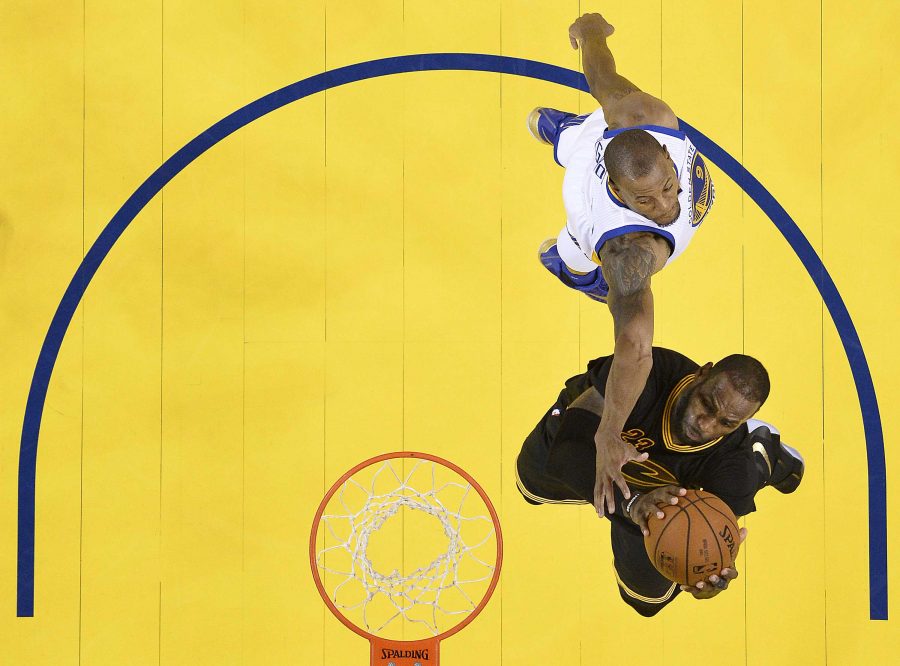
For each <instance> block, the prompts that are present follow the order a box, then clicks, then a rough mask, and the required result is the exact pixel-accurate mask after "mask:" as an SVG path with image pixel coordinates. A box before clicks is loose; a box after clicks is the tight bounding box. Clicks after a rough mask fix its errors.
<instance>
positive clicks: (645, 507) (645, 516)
mask: <svg viewBox="0 0 900 666" xmlns="http://www.w3.org/2000/svg"><path fill="white" fill-rule="evenodd" d="M685 494H687V489H686V488H679V487H678V486H663V487H662V488H656V489H654V490H651V491H650V492H649V493H645V494H643V495H641V496H640V497H638V498H637V499H636V500H635V501H634V504H633V505H632V506H631V509H629V511H628V515H629V517H630V518H631V520H633V521H634V522H635V523H636V524H637V526H638V527H640V528H641V532H642V533H643V534H644V536H650V528H649V526H648V525H647V521H648V520H649V519H650V517H651V516H655V517H656V518H658V519H660V520H662V519H663V518H665V517H666V514H665V513H664V512H663V511H662V509H661V507H662V506H665V505H669V504H678V498H679V497H682V496H684V495H685Z"/></svg>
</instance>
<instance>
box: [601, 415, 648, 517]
mask: <svg viewBox="0 0 900 666" xmlns="http://www.w3.org/2000/svg"><path fill="white" fill-rule="evenodd" d="M594 444H596V446H597V476H596V479H595V480H594V508H595V509H596V510H597V515H598V516H600V517H601V518H602V517H603V516H604V514H605V513H608V514H610V515H612V514H613V513H615V511H616V497H615V486H618V487H619V490H621V491H622V495H624V496H625V498H626V499H627V498H629V497H631V491H630V490H629V489H628V484H627V483H626V482H625V477H624V476H623V475H622V467H623V466H624V465H625V464H626V463H629V462H631V461H635V462H643V461H645V460H646V459H647V457H648V455H649V454H647V453H638V451H637V449H635V448H634V447H633V446H632V445H631V444H628V443H626V442H625V441H623V440H622V437H621V435H618V434H616V435H608V434H606V433H604V432H603V431H602V430H600V431H597V434H596V435H595V436H594ZM604 504H605V507H604Z"/></svg>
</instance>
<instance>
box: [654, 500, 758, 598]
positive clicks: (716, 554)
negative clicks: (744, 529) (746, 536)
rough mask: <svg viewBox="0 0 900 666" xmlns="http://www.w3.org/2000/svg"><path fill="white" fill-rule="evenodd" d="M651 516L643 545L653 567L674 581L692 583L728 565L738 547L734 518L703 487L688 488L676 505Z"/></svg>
mask: <svg viewBox="0 0 900 666" xmlns="http://www.w3.org/2000/svg"><path fill="white" fill-rule="evenodd" d="M662 511H663V513H665V514H666V515H665V518H662V519H659V518H656V517H655V516H651V518H650V520H649V521H648V522H647V526H648V528H649V530H650V534H649V536H645V537H644V546H645V547H646V548H647V555H648V556H649V557H650V561H651V562H652V563H653V566H654V567H656V569H657V571H659V572H660V573H661V574H662V575H663V576H665V577H666V578H668V579H669V580H671V581H674V582H676V583H682V584H685V585H696V584H697V583H698V582H699V581H701V580H706V579H707V578H708V577H709V576H711V575H713V574H716V575H719V574H720V572H721V571H722V569H724V568H726V567H731V566H732V565H733V564H734V560H735V558H736V557H737V553H738V548H739V547H740V534H739V527H738V524H737V518H735V515H734V513H733V512H732V511H731V509H729V508H728V505H727V504H725V502H723V501H722V500H721V499H719V498H718V497H716V496H715V495H713V494H712V493H708V492H705V491H703V490H688V491H687V494H686V495H684V496H683V497H679V498H678V504H672V505H669V506H665V507H663V508H662Z"/></svg>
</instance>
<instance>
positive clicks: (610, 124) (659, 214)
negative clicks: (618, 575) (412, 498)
mask: <svg viewBox="0 0 900 666" xmlns="http://www.w3.org/2000/svg"><path fill="white" fill-rule="evenodd" d="M613 31H614V28H613V26H612V25H610V24H609V23H608V22H607V21H606V20H605V19H604V18H603V17H602V16H601V15H600V14H585V15H584V16H582V17H580V18H579V19H578V20H576V21H575V23H573V24H572V25H571V26H570V27H569V40H570V42H571V44H572V47H573V48H576V49H577V48H580V49H581V52H582V65H583V67H584V74H585V77H586V78H587V82H588V85H589V87H590V91H591V94H592V95H593V96H594V98H595V99H596V100H597V101H598V102H599V103H600V105H601V107H602V108H601V109H598V110H597V111H595V112H593V113H591V114H589V115H586V116H576V115H575V114H571V113H565V112H562V111H557V110H555V109H548V108H540V107H539V108H537V109H535V110H534V111H532V113H531V115H529V118H528V126H529V129H530V130H531V132H532V134H533V135H534V136H535V137H536V138H538V139H539V140H541V141H543V142H544V143H548V144H551V145H553V153H554V158H555V159H556V161H557V162H558V163H559V164H561V165H562V166H564V167H565V168H566V175H565V178H564V181H563V199H564V203H565V207H566V218H567V221H566V227H565V228H564V229H563V230H562V232H561V233H560V234H559V237H558V238H556V239H548V241H545V242H544V244H542V245H541V249H540V253H539V254H540V259H541V263H542V264H543V265H544V266H545V267H546V268H547V269H548V270H550V272H552V273H553V274H554V275H556V276H557V277H558V278H559V279H560V280H562V282H563V283H564V284H566V285H567V286H569V287H572V288H573V289H578V290H579V291H583V292H584V293H586V294H587V295H588V296H590V297H591V298H593V299H595V300H598V301H602V302H605V303H607V304H608V305H609V309H610V313H611V314H612V317H613V326H614V334H615V349H614V354H613V362H612V367H611V371H610V373H609V378H608V380H607V384H606V393H605V397H606V400H605V403H604V408H603V418H602V419H601V422H600V426H599V429H598V430H597V433H596V435H595V437H594V441H595V444H596V447H597V460H596V468H597V469H596V485H595V487H594V506H595V508H596V509H597V512H598V513H599V514H600V515H601V516H602V515H603V514H604V513H613V512H614V511H615V504H614V490H613V489H614V485H615V486H618V487H619V489H620V490H621V491H622V493H623V494H624V496H625V497H626V498H627V497H629V496H630V492H629V490H628V486H627V484H626V483H625V479H624V477H623V476H622V471H621V468H622V466H623V465H624V464H626V463H627V462H629V461H632V460H635V461H640V460H642V458H643V456H642V455H640V454H638V452H637V450H636V449H635V448H634V447H633V446H629V445H627V444H626V443H625V442H623V440H622V438H621V432H622V427H623V426H624V424H625V420H626V418H627V416H628V414H630V413H631V410H632V409H633V408H634V405H635V403H636V401H637V398H638V396H639V395H640V393H641V391H642V389H643V387H644V385H645V383H646V381H647V377H648V375H649V374H650V368H651V366H652V364H653V360H652V353H651V347H652V344H653V294H652V292H651V291H650V279H651V276H652V275H653V274H655V273H657V272H659V271H660V270H662V268H663V267H664V266H666V265H667V264H668V263H669V262H670V261H673V260H674V259H675V258H676V257H677V256H679V255H680V254H681V253H682V252H683V251H684V249H685V248H686V247H687V245H688V243H689V242H690V240H691V238H692V237H693V235H694V232H695V231H696V229H697V227H698V226H699V225H700V223H701V222H702V221H703V219H704V217H705V216H706V213H707V211H708V210H709V207H710V206H711V205H712V202H713V196H714V193H713V186H712V181H711V179H710V174H709V171H708V169H707V167H706V164H705V163H704V161H703V158H702V157H701V156H700V155H699V153H697V149H696V148H695V147H694V145H693V144H692V143H691V142H690V140H689V139H688V138H687V137H686V136H685V134H684V133H683V132H681V130H680V129H679V126H678V118H677V117H676V115H675V113H674V112H673V111H672V109H671V108H669V106H668V105H667V104H666V103H665V102H663V101H662V100H660V99H657V98H656V97H653V96H652V95H649V94H647V93H645V92H642V91H641V90H639V89H638V88H637V86H635V85H634V84H633V83H631V81H629V80H628V79H626V78H624V77H623V76H621V75H619V74H618V73H617V72H616V63H615V59H614V58H613V55H612V53H611V52H610V50H609V47H608V46H607V43H606V40H607V38H608V37H609V36H611V35H612V34H613Z"/></svg>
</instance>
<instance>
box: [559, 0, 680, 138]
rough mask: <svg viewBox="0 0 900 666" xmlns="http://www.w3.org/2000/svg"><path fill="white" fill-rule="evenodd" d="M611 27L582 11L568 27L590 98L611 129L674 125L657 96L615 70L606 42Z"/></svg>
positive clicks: (570, 40)
mask: <svg viewBox="0 0 900 666" xmlns="http://www.w3.org/2000/svg"><path fill="white" fill-rule="evenodd" d="M613 32H615V28H614V27H613V26H612V25H610V24H609V22H607V20H606V19H604V18H603V17H602V16H601V15H600V14H584V15H583V16H581V17H580V18H578V20H576V21H575V23H573V24H572V25H571V26H570V27H569V42H570V43H571V44H572V48H575V49H577V48H579V47H581V53H582V56H581V61H582V67H583V68H584V76H585V78H586V79H587V82H588V87H589V88H590V90H591V94H592V95H593V96H594V98H595V99H596V100H597V101H598V102H600V106H602V107H603V114H604V116H605V117H606V121H607V122H608V123H609V126H610V128H611V129H616V128H619V127H632V126H634V125H661V126H663V127H671V128H673V129H677V128H678V118H677V117H676V116H675V113H674V112H673V111H672V109H671V108H669V105H668V104H666V103H665V102H663V101H662V100H661V99H658V98H656V97H654V96H653V95H650V94H648V93H645V92H642V91H641V89H640V88H638V87H637V86H636V85H634V84H633V83H632V82H631V81H629V80H628V79H626V78H625V77H624V76H622V75H621V74H619V73H618V71H617V70H616V59H615V58H614V57H613V54H612V51H610V50H609V46H608V45H607V43H606V40H607V38H608V37H610V36H611V35H612V34H613Z"/></svg>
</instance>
